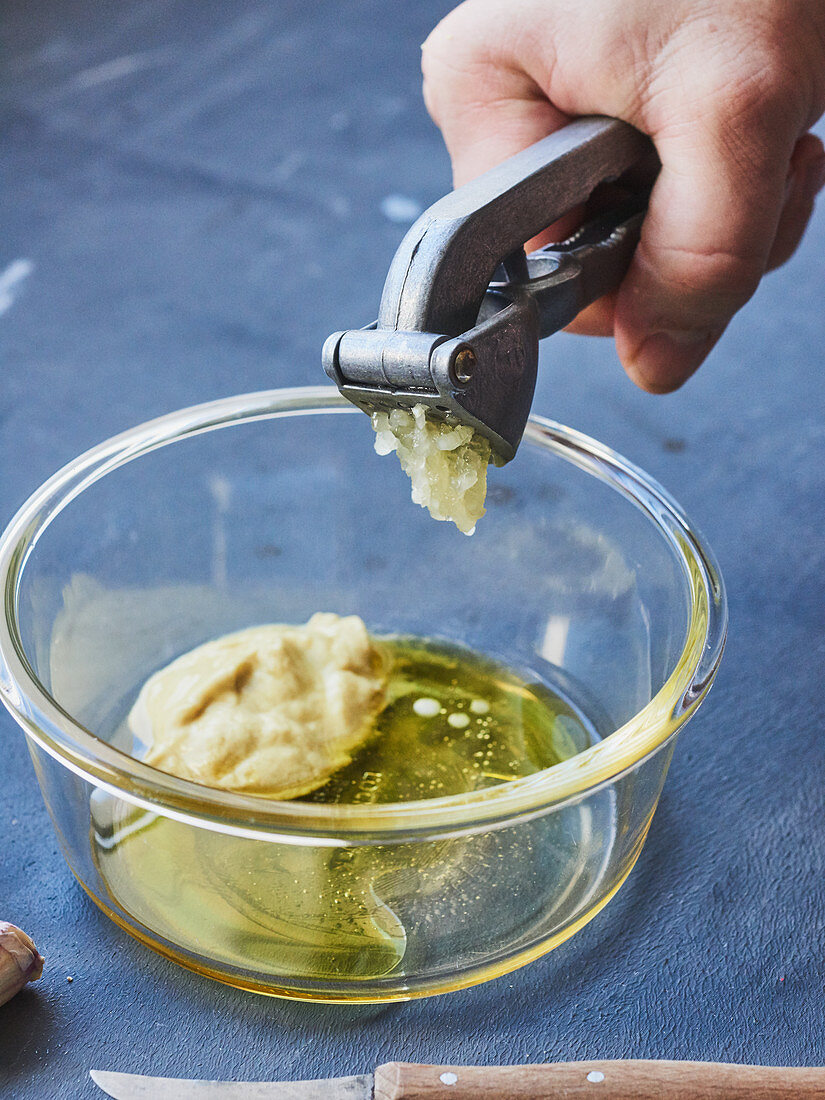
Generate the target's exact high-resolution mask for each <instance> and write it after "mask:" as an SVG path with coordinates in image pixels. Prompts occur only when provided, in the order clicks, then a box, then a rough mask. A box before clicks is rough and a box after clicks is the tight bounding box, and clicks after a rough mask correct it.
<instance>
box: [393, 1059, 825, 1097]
mask: <svg viewBox="0 0 825 1100" xmlns="http://www.w3.org/2000/svg"><path fill="white" fill-rule="evenodd" d="M493 1097H495V1100H583V1098H587V1100H825V1069H785V1068H782V1067H774V1066H732V1065H725V1064H722V1063H719V1062H644V1061H638V1062H637V1061H626V1062H557V1063H554V1064H552V1065H536V1066H419V1065H413V1064H411V1063H407V1062H389V1063H388V1064H387V1065H384V1066H378V1068H377V1069H376V1071H375V1100H483V1098H488V1100H492V1098H493Z"/></svg>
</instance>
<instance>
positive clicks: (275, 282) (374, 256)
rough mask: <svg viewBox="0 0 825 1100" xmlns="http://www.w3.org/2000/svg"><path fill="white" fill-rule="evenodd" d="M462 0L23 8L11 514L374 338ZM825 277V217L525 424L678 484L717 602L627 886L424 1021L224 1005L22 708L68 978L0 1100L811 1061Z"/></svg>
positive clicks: (25, 908) (5, 838)
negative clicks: (123, 905) (337, 333)
mask: <svg viewBox="0 0 825 1100" xmlns="http://www.w3.org/2000/svg"><path fill="white" fill-rule="evenodd" d="M448 6H449V3H448V0H421V2H418V3H415V4H392V5H388V4H386V3H380V2H379V0H349V2H347V3H346V4H340V3H334V2H332V0H324V2H322V3H321V2H319V3H315V4H308V3H305V2H304V3H298V2H296V0H280V2H278V3H264V2H263V0H237V2H233V3H230V4H226V3H221V2H217V0H135V2H133V3H129V4H125V3H122V4H109V5H101V4H98V3H94V2H93V0H71V2H65V0H64V2H60V3H58V2H57V0H41V2H40V3H38V4H35V5H32V4H28V3H23V2H21V0H8V2H7V4H6V5H5V10H6V32H7V33H6V40H7V58H6V63H5V71H6V72H5V89H4V96H3V104H4V109H3V116H2V124H1V125H0V158H2V162H3V165H4V167H5V170H6V179H5V181H4V190H5V195H6V197H7V206H6V209H5V214H4V217H3V231H2V237H0V272H2V274H0V312H2V316H0V330H2V337H3V347H4V353H3V358H4V367H3V401H2V408H1V409H0V432H1V433H2V435H1V436H0V440H2V455H3V468H2V469H3V473H2V477H0V515H2V518H3V519H4V520H5V519H7V518H8V517H10V516H11V514H12V512H13V511H14V509H15V508H16V507H17V506H18V505H19V504H20V503H21V502H22V501H23V499H24V498H25V497H26V496H27V495H28V494H29V493H30V492H31V491H32V490H33V489H34V488H35V487H36V486H37V485H38V484H39V483H40V482H41V481H42V480H43V479H44V478H45V477H47V475H49V474H50V473H51V472H52V471H53V470H54V469H55V468H57V467H58V466H59V465H61V464H62V463H63V462H65V461H67V460H68V459H70V458H71V457H73V456H74V455H75V454H77V453H78V452H79V451H82V450H83V449H85V448H86V447H88V446H90V445H91V444H93V443H95V442H96V441H98V440H100V439H102V438H103V437H105V436H108V435H110V434H112V433H114V432H117V431H119V430H121V429H123V428H126V427H128V426H130V425H132V424H134V423H136V422H138V421H141V420H144V419H146V418H148V417H151V416H154V415H156V414H158V413H162V412H165V411H167V410H171V409H174V408H176V407H179V406H183V405H187V404H191V403H193V402H199V401H204V400H206V399H208V398H212V397H217V396H222V395H225V394H229V393H233V392H241V391H246V390H255V389H263V388H267V387H270V386H275V385H284V384H293V383H307V382H316V381H319V374H320V366H319V349H320V345H321V342H322V340H323V338H324V336H325V335H326V334H327V333H328V332H329V331H331V330H332V329H335V328H340V327H345V326H348V325H355V324H358V323H363V322H366V321H367V320H369V319H370V318H371V316H372V315H373V314H374V312H375V309H376V305H377V300H378V296H379V293H380V288H381V285H382V282H383V276H384V274H385V271H386V267H387V264H388V262H389V260H390V257H391V255H392V252H393V250H394V248H395V246H396V244H397V242H398V241H399V239H400V237H401V235H402V233H403V231H404V229H405V228H406V225H405V224H402V222H403V219H404V218H405V217H406V216H407V214H408V213H410V214H411V213H412V212H414V211H415V210H417V209H418V208H419V207H422V206H424V205H426V204H428V203H429V202H431V201H432V200H434V199H435V198H436V197H438V196H439V195H440V194H441V193H442V192H443V191H444V190H445V189H446V188H447V187H448V185H449V171H448V163H447V158H446V155H445V153H444V151H443V149H442V146H441V142H440V138H439V136H438V134H437V132H436V131H435V129H434V128H433V127H432V125H431V124H430V123H429V121H428V120H427V118H426V115H425V112H424V108H423V106H422V102H421V97H420V91H419V75H418V45H419V43H420V41H421V40H422V39H423V38H424V37H425V35H426V32H427V30H428V29H429V27H430V26H431V25H432V24H433V23H434V22H435V21H436V19H437V18H438V17H439V16H440V15H441V14H442V13H443V12H444V11H445V10H446V9H447V7H448ZM397 219H401V220H400V221H399V220H397ZM824 257H825V219H823V217H822V216H821V212H820V216H819V217H818V219H816V220H815V223H814V225H813V226H812V229H811V231H810V233H809V235H808V238H807V241H806V243H805V245H804V247H803V249H802V251H801V253H800V255H798V256H797V257H796V258H795V259H794V260H793V261H792V262H791V263H790V264H789V265H788V266H787V267H786V268H785V269H784V270H782V271H781V272H779V273H777V274H774V275H772V276H771V277H769V278H768V279H767V280H766V281H765V283H764V285H763V287H762V288H761V289H760V291H759V293H758V295H757V296H756V298H755V300H754V301H753V302H751V303H750V304H749V305H748V306H747V308H746V309H744V310H743V312H742V314H741V315H740V316H739V318H738V319H737V320H736V322H735V324H734V325H733V326H732V328H731V331H730V332H729V334H728V335H727V336H726V337H725V339H724V341H723V342H722V344H721V346H720V347H719V348H718V349H717V350H716V351H715V352H714V354H713V357H712V360H711V362H710V363H709V364H708V365H707V366H706V367H705V368H704V369H703V370H702V371H701V372H700V373H699V375H697V376H696V378H695V379H693V380H692V381H691V382H690V383H689V384H688V385H687V386H686V387H685V389H684V390H683V391H682V392H680V393H678V394H676V395H673V396H670V397H666V398H654V397H650V396H647V395H645V394H642V393H641V392H639V391H638V390H636V389H634V388H633V386H632V385H631V384H630V383H629V382H628V381H627V380H626V379H625V377H624V375H623V373H622V372H621V370H620V368H619V366H618V363H617V361H616V358H615V353H614V351H613V349H612V347H611V345H610V344H609V343H607V342H600V341H585V340H577V339H574V338H569V337H564V336H562V337H557V338H554V339H553V340H552V342H551V344H550V346H548V347H545V349H544V352H543V360H542V367H541V382H540V386H539V392H538V395H537V399H536V408H538V409H539V410H541V411H542V412H545V413H548V414H550V415H553V416H554V417H555V418H556V419H559V420H561V421H563V422H566V423H570V424H573V425H575V426H576V427H578V428H580V429H582V430H584V431H587V432H589V433H590V434H592V435H595V436H597V437H598V438H600V439H602V440H604V441H605V442H607V443H609V444H611V445H613V446H614V447H616V448H617V449H618V450H619V451H621V452H624V453H625V454H626V455H628V456H629V457H630V458H631V459H633V460H634V461H635V462H637V463H639V464H640V465H642V466H644V467H646V468H647V469H648V470H649V471H651V472H652V473H653V474H654V476H656V477H658V478H659V479H660V480H661V481H662V482H663V483H664V484H665V485H666V486H667V487H668V488H669V489H670V490H671V491H672V492H673V493H674V495H675V496H676V497H677V498H678V499H679V500H680V501H681V502H682V504H683V505H684V506H685V508H686V509H687V511H688V513H689V514H690V515H691V516H692V518H693V519H694V520H695V521H696V522H697V523H698V524H699V526H700V527H701V528H703V529H704V531H705V533H706V535H707V536H708V538H709V540H710V542H711V544H712V545H713V546H714V547H715V549H716V551H717V553H718V556H719V559H720V561H721V564H722V568H723V571H724V573H725V575H726V578H727V582H728V586H729V590H730V604H731V621H732V630H731V634H730V641H729V645H728V652H727V654H726V657H725V660H724V662H723V666H722V671H721V673H720V675H719V678H718V681H717V684H716V687H715V688H714V690H713V692H712V693H711V696H710V699H709V701H708V703H707V704H706V705H705V708H704V709H703V711H702V712H701V714H700V715H699V717H698V718H697V719H696V720H695V721H694V722H693V723H692V724H691V726H690V727H689V728H688V730H687V731H686V732H685V734H684V735H683V737H682V739H681V743H680V745H679V747H678V750H677V753H676V758H675V761H674V764H673V768H672V770H671V774H670V778H669V780H668V783H667V786H666V789H665V793H664V796H663V799H662V803H661V807H660V809H659V812H658V814H657V816H656V818H655V820H654V822H653V827H652V829H651V833H650V838H649V841H648V843H647V846H646V848H645V850H644V852H643V854H642V857H641V859H640V861H639V864H638V866H637V868H636V870H635V871H634V873H633V875H631V877H630V879H629V881H628V883H627V885H626V886H624V887H623V889H622V890H621V892H620V893H619V895H618V897H617V898H616V900H615V901H614V902H612V903H611V905H609V906H608V907H607V909H606V910H605V911H604V912H603V913H602V914H601V915H600V916H599V917H597V918H596V919H595V920H594V921H593V922H592V923H591V924H590V925H589V926H588V927H587V928H586V929H585V930H584V931H583V932H581V933H580V934H579V935H577V936H576V937H574V938H573V940H571V941H570V942H568V943H567V944H565V945H564V946H563V947H561V948H559V949H558V950H556V951H555V952H554V953H552V954H551V955H550V956H548V957H546V958H545V959H543V960H541V961H539V962H537V963H534V964H533V965H531V966H529V967H527V968H526V969H524V970H522V971H520V972H518V973H516V974H513V975H511V976H509V977H505V978H502V979H499V980H498V981H495V982H493V983H490V984H488V985H486V986H481V987H478V988H476V989H471V990H467V991H465V992H462V993H458V994H453V995H450V996H446V997H441V998H436V999H434V1000H428V1001H421V1002H415V1003H411V1004H408V1005H402V1006H394V1007H389V1008H386V1009H383V1010H380V1011H379V1010H374V1011H366V1012H364V1011H362V1012H361V1013H360V1014H358V1015H353V1014H352V1013H351V1012H348V1011H346V1010H340V1009H324V1008H318V1007H313V1006H302V1005H297V1006H296V1005H290V1004H287V1003H282V1002H278V1001H274V1000H270V999H265V998H259V997H256V996H254V995H252V994H244V993H241V992H237V991H235V990H232V989H229V988H227V987H224V986H222V985H218V984H216V983H213V982H210V981H208V980H206V979H202V978H199V977H196V976H195V975H193V974H190V973H188V972H185V971H183V970H181V969H179V968H177V967H176V966H174V965H173V964H171V963H169V962H167V961H166V960H164V959H162V958H160V957H158V956H156V955H154V954H152V953H150V952H148V951H147V950H145V949H144V948H143V947H141V946H140V945H139V944H138V943H136V942H134V941H133V940H131V939H130V938H129V937H128V936H126V935H125V933H123V932H121V931H120V930H119V929H118V928H116V927H115V926H114V925H113V924H111V923H110V922H109V921H108V920H107V919H106V918H105V917H104V916H103V915H102V914H101V913H100V912H98V910H97V909H96V908H95V907H94V906H93V905H92V904H91V902H89V901H88V900H87V899H86V897H85V895H83V893H82V892H81V891H80V889H79V887H77V885H76V884H75V883H74V881H73V880H72V878H71V876H70V874H69V872H68V870H67V868H66V866H65V865H64V863H63V860H62V857H61V855H60V853H59V851H58V848H57V842H56V840H55V837H54V834H53V832H52V829H51V827H50V824H49V822H48V819H47V816H46V811H45V809H44V808H43V805H42V803H41V800H40V795H39V792H38V789H37V785H36V782H35V779H34V775H33V773H32V770H31V766H30V764H29V761H28V757H27V754H26V750H25V747H24V742H23V737H22V734H21V733H20V732H19V730H18V729H17V728H16V726H15V725H14V723H13V722H12V720H11V719H10V718H9V717H7V716H6V715H5V714H4V715H3V717H2V719H0V727H2V728H0V736H2V746H0V761H2V778H1V779H0V838H2V839H1V840H0V843H2V865H1V866H0V918H2V919H9V920H13V921H14V922H16V923H18V924H20V925H22V926H23V927H25V928H26V929H28V930H30V931H31V933H32V934H33V935H34V936H35V937H36V939H37V942H38V944H39V945H40V946H41V948H42V950H43V951H44V953H45V954H46V955H47V956H48V965H47V969H46V972H45V974H44V977H43V979H42V980H41V981H40V982H39V983H38V984H37V985H36V986H32V987H30V989H29V990H28V991H26V992H25V993H23V994H21V995H20V996H18V997H17V998H15V999H14V1000H13V1001H12V1002H10V1003H9V1004H7V1005H6V1006H5V1007H3V1008H0V1092H2V1095H3V1096H4V1097H7V1096H8V1097H15V1098H18V1097H19V1098H20V1100H29V1098H35V1097H38V1098H39V1097H49V1098H69V1097H71V1098H72V1100H74V1098H76V1097H89V1098H91V1097H93V1096H95V1095H97V1091H96V1089H95V1088H94V1086H92V1085H91V1084H90V1083H89V1081H88V1077H87V1074H88V1070H89V1068H90V1067H92V1066H98V1067H107V1068H117V1069H122V1070H131V1071H137V1072H146V1073H155V1074H181V1075H192V1076H204V1077H227V1078H231V1077H235V1078H258V1079H260V1078H268V1077H269V1078H307V1077H312V1076H324V1075H329V1074H346V1073H357V1072H360V1071H363V1070H365V1069H369V1068H371V1067H372V1066H373V1065H375V1064H376V1063H377V1062H380V1061H383V1060H388V1059H393V1058H403V1059H408V1060H422V1061H425V1060H426V1061H448V1062H482V1063H494V1062H519V1061H542V1060H557V1059H569V1058H585V1057H587V1058H592V1057H596V1056H600V1057H665V1058H701V1059H722V1060H741V1061H759V1062H767V1063H780V1064H781V1063H789V1064H790V1063H802V1064H817V1063H825V1026H823V1025H825V947H823V942H824V937H823V932H825V753H823V741H822V738H823V730H822V706H821V701H820V700H821V689H822V684H823V660H824V659H825V586H824V584H823V577H824V576H825V537H823V535H824V534H825V531H824V530H823V522H824V521H823V511H824V508H823V506H824V505H825V385H823V366H825V363H823V347H825V294H824V293H823V291H824V289H825V285H824V281H823V275H824V274H825V258H824ZM69 976H71V978H72V979H73V980H72V981H71V982H69V981H68V978H69Z"/></svg>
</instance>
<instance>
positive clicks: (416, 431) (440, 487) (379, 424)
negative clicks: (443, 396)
mask: <svg viewBox="0 0 825 1100" xmlns="http://www.w3.org/2000/svg"><path fill="white" fill-rule="evenodd" d="M371 419H372V426H373V428H374V429H375V450H376V451H377V453H378V454H380V455H386V454H389V453H390V452H391V451H397V452H398V458H399V460H400V462H401V468H402V469H403V470H404V472H405V473H406V474H407V475H408V476H409V478H410V480H411V482H412V498H413V500H414V502H415V503H416V504H420V505H421V507H422V508H426V509H427V510H428V511H429V513H430V515H431V516H432V517H433V519H439V520H449V521H451V522H452V523H454V524H455V525H456V527H457V528H458V529H459V531H462V532H463V533H464V534H465V535H472V533H473V532H474V531H475V529H476V523H478V521H479V520H480V519H481V517H482V516H483V515H484V512H485V508H484V499H485V497H486V495H487V466H488V464H489V462H490V457H491V447H490V442H489V440H487V439H485V438H484V437H483V436H481V435H478V434H477V433H476V432H474V431H473V429H472V428H471V427H469V426H468V425H466V424H449V423H447V422H446V421H444V420H436V419H435V418H433V417H428V416H427V412H426V408H425V406H424V405H414V406H413V408H412V409H400V408H399V409H393V410H392V411H391V412H384V411H380V410H379V411H377V412H374V413H373V414H372V417H371Z"/></svg>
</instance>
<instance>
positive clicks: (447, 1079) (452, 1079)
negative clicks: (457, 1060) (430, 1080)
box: [438, 1071, 458, 1085]
mask: <svg viewBox="0 0 825 1100" xmlns="http://www.w3.org/2000/svg"><path fill="white" fill-rule="evenodd" d="M438 1079H439V1081H440V1082H441V1083H442V1085H454V1084H455V1083H456V1082H457V1081H458V1074H457V1073H450V1072H449V1071H448V1072H447V1073H442V1074H441V1076H440V1077H439V1078H438Z"/></svg>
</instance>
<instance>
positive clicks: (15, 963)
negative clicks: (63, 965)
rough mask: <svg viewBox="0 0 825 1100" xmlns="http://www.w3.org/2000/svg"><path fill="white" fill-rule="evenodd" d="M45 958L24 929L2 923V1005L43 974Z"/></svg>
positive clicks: (0, 942) (0, 978)
mask: <svg viewBox="0 0 825 1100" xmlns="http://www.w3.org/2000/svg"><path fill="white" fill-rule="evenodd" d="M43 962H44V959H43V956H42V955H41V954H40V953H39V952H38V950H37V948H36V947H35V946H34V943H33V942H32V940H31V938H30V937H29V936H27V935H26V933H25V932H23V931H22V929H20V928H17V927H16V926H15V925H14V924H8V923H7V922H6V921H0V1005H2V1004H5V1003H6V1001H9V1000H11V998H12V997H13V996H14V995H15V993H19V992H20V990H21V989H22V988H23V986H24V985H26V984H27V983H28V982H36V981H37V979H38V978H39V977H40V975H41V974H42V973H43Z"/></svg>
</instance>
